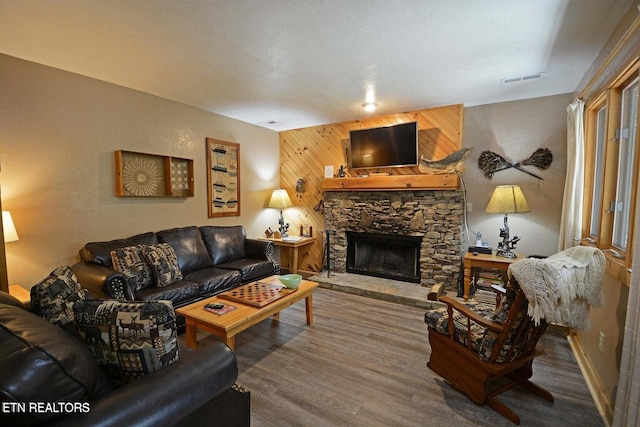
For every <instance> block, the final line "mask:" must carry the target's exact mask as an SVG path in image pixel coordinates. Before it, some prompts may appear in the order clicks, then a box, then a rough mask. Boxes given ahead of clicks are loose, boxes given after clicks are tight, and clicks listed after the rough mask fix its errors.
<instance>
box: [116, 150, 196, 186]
mask: <svg viewBox="0 0 640 427" xmlns="http://www.w3.org/2000/svg"><path fill="white" fill-rule="evenodd" d="M115 156H116V195H117V196H118V197H193V195H194V192H193V160H191V159H183V158H179V157H172V156H160V155H156V154H147V153H137V152H135V151H125V150H118V151H116V152H115Z"/></svg>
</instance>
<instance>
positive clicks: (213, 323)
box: [176, 276, 318, 350]
mask: <svg viewBox="0 0 640 427" xmlns="http://www.w3.org/2000/svg"><path fill="white" fill-rule="evenodd" d="M260 282H269V283H273V284H280V282H279V281H278V278H277V276H272V277H269V278H266V279H261V280H260ZM317 286H318V284H317V283H316V282H311V281H309V280H303V281H302V282H301V283H300V286H299V287H298V289H297V290H296V291H295V292H292V293H290V294H288V295H285V296H283V297H282V298H280V299H278V300H276V301H274V302H271V303H269V304H267V305H265V306H264V307H255V306H251V305H247V304H243V303H241V302H236V301H231V300H228V299H223V298H219V297H218V296H214V297H211V298H206V299H203V300H201V301H198V302H195V303H193V304H190V305H187V306H184V307H180V308H178V309H177V310H176V313H178V314H181V315H182V316H184V317H185V321H186V324H187V332H186V341H187V347H189V348H192V349H195V348H196V346H197V344H196V342H197V331H198V329H200V330H203V331H206V332H209V333H211V334H213V335H216V336H218V337H220V338H222V341H224V342H225V343H226V344H227V345H228V346H229V347H231V349H232V350H233V349H234V347H235V336H236V335H237V334H239V333H240V332H242V331H244V330H245V329H248V328H249V327H251V326H253V325H255V324H257V323H259V322H261V321H263V320H264V319H266V318H267V317H270V316H274V317H275V318H278V315H279V313H280V311H281V310H282V309H284V308H287V307H289V306H290V305H292V304H295V303H296V302H298V301H300V300H302V299H303V298H304V299H305V309H306V312H307V325H311V324H312V323H313V299H312V296H313V295H312V293H313V289H314V288H316V287H317ZM220 302H221V303H225V304H231V305H234V306H235V307H236V309H235V310H233V311H230V312H228V313H225V314H215V313H210V312H208V311H207V310H205V309H204V305H205V304H209V303H220Z"/></svg>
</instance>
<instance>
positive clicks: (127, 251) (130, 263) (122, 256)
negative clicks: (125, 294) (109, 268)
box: [111, 245, 153, 291]
mask: <svg viewBox="0 0 640 427" xmlns="http://www.w3.org/2000/svg"><path fill="white" fill-rule="evenodd" d="M143 248H144V245H134V246H125V247H124V248H118V249H115V250H113V251H111V260H112V263H113V269H114V270H116V271H119V272H121V273H122V274H124V275H125V276H127V278H128V279H129V281H130V282H131V284H133V288H134V290H135V291H139V290H140V289H142V288H146V287H148V286H152V285H153V273H152V272H151V268H150V267H149V265H148V264H147V262H146V261H145V259H144V256H143V255H142V250H143Z"/></svg>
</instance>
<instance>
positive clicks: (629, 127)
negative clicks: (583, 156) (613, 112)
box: [612, 79, 638, 250]
mask: <svg viewBox="0 0 640 427" xmlns="http://www.w3.org/2000/svg"><path fill="white" fill-rule="evenodd" d="M621 111H622V113H621V117H620V122H621V126H620V137H619V139H618V141H619V144H620V151H619V157H618V181H617V187H616V200H615V206H614V207H615V213H614V218H613V241H612V243H613V245H614V246H616V247H618V248H620V249H623V250H626V249H627V237H628V234H629V215H630V208H631V187H632V183H633V158H634V153H635V140H636V118H637V116H638V79H636V80H634V81H633V82H632V83H631V84H630V85H628V86H627V87H625V88H624V89H623V91H622V110H621Z"/></svg>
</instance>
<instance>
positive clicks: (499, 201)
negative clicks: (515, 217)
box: [485, 185, 531, 258]
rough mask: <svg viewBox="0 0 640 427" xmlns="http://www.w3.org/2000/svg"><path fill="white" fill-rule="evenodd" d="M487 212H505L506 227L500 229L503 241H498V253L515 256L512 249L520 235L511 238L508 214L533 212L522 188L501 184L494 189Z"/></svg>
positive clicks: (509, 256)
mask: <svg viewBox="0 0 640 427" xmlns="http://www.w3.org/2000/svg"><path fill="white" fill-rule="evenodd" d="M485 212H486V213H495V214H504V228H501V229H500V237H502V242H500V243H498V250H497V251H496V255H498V256H502V257H506V258H515V257H516V254H514V253H513V252H512V251H511V250H512V249H515V247H516V243H518V241H519V240H520V238H519V237H518V236H513V238H512V239H510V238H509V223H508V222H507V214H510V213H523V212H531V209H529V204H527V199H525V198H524V194H523V193H522V189H520V186H519V185H499V186H497V187H496V189H495V190H494V191H493V195H492V196H491V200H489V204H488V205H487V209H485Z"/></svg>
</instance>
